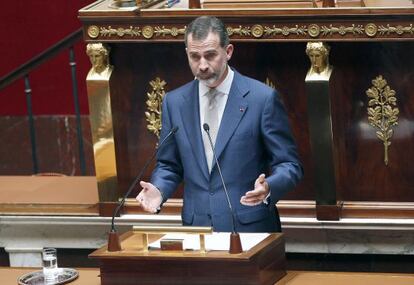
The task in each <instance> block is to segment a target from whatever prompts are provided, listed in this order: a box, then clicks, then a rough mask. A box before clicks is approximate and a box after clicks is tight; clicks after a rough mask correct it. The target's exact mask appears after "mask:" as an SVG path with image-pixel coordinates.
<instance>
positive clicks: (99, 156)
mask: <svg viewBox="0 0 414 285" xmlns="http://www.w3.org/2000/svg"><path fill="white" fill-rule="evenodd" d="M109 52H110V48H109V47H108V46H106V45H104V44H101V43H93V44H88V45H87V47H86V53H87V55H88V56H89V59H90V61H91V64H92V68H91V70H90V71H89V73H88V75H87V77H86V86H87V91H88V101H89V120H90V124H91V131H92V141H93V153H94V158H95V172H96V179H97V181H98V191H99V201H101V202H105V201H117V199H118V194H117V184H118V180H117V172H116V160H115V143H114V133H113V124H112V111H111V98H110V94H111V92H110V87H109V80H110V78H111V74H112V70H113V67H112V66H111V65H110V64H109Z"/></svg>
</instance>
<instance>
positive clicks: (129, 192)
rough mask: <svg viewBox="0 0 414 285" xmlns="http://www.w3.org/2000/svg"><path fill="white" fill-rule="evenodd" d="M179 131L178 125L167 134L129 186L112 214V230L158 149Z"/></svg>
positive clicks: (112, 230)
mask: <svg viewBox="0 0 414 285" xmlns="http://www.w3.org/2000/svg"><path fill="white" fill-rule="evenodd" d="M177 131H178V127H173V128H172V129H171V130H170V132H169V133H168V134H167V135H166V136H165V138H164V139H163V140H162V141H161V142H160V143H159V144H158V146H157V147H156V148H155V151H154V153H153V154H152V156H151V157H150V158H149V159H148V160H147V161H146V162H145V165H144V167H143V168H142V170H141V172H140V173H139V174H138V176H137V177H136V178H135V180H134V182H132V183H131V186H129V188H128V191H127V192H126V193H125V195H124V196H123V197H122V200H121V202H120V203H119V204H118V207H116V209H115V211H114V213H113V214H112V221H111V232H115V231H116V230H115V216H116V215H118V213H119V211H120V210H121V208H122V206H123V205H124V204H125V199H126V198H127V197H128V196H129V194H131V192H132V190H133V189H134V188H135V185H136V184H137V183H138V181H140V180H141V178H142V175H144V173H145V171H146V170H147V168H148V166H149V164H150V163H151V162H152V161H153V160H154V158H155V156H156V154H157V153H158V150H159V149H160V147H161V146H162V145H163V144H164V143H165V142H166V141H167V140H168V139H169V138H170V137H171V136H173V135H174V134H175V133H176V132H177Z"/></svg>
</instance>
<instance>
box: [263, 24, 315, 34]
mask: <svg viewBox="0 0 414 285" xmlns="http://www.w3.org/2000/svg"><path fill="white" fill-rule="evenodd" d="M264 30H265V34H266V35H267V36H274V35H277V34H282V35H284V36H285V37H286V36H289V35H290V34H295V35H305V34H306V31H307V29H306V26H301V27H299V26H298V25H295V26H293V27H287V26H283V27H282V28H278V27H276V26H275V25H273V26H272V27H265V28H264Z"/></svg>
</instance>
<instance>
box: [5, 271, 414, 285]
mask: <svg viewBox="0 0 414 285" xmlns="http://www.w3.org/2000/svg"><path fill="white" fill-rule="evenodd" d="M36 270H39V268H11V267H0V284H4V285H13V284H17V279H18V278H19V277H20V276H21V275H23V274H26V273H29V272H32V271H36ZM78 271H79V277H78V278H77V279H76V280H74V281H73V282H71V283H69V284H73V285H100V284H101V282H100V277H99V269H98V268H82V269H78ZM276 284H277V285H316V284H317V285H325V284H326V285H328V284H329V285H330V284H335V285H349V284H352V285H378V284H387V285H408V284H410V285H411V284H414V274H399V273H357V272H318V271H314V272H310V271H307V272H305V271H288V273H287V275H286V276H285V277H283V278H282V279H281V280H280V281H279V282H278V283H276Z"/></svg>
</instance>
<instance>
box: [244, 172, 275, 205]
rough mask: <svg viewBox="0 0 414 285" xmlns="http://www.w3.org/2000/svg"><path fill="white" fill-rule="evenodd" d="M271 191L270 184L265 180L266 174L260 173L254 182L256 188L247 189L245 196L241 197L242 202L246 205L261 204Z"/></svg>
mask: <svg viewBox="0 0 414 285" xmlns="http://www.w3.org/2000/svg"><path fill="white" fill-rule="evenodd" d="M269 191H270V190H269V185H268V184H267V182H266V180H265V175H264V174H260V175H259V177H258V178H257V179H256V181H255V183H254V189H253V190H251V191H247V192H246V193H245V194H244V196H242V197H241V199H240V203H242V204H243V205H245V206H256V205H259V204H261V203H263V201H264V200H265V199H266V198H267V196H268V194H269Z"/></svg>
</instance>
